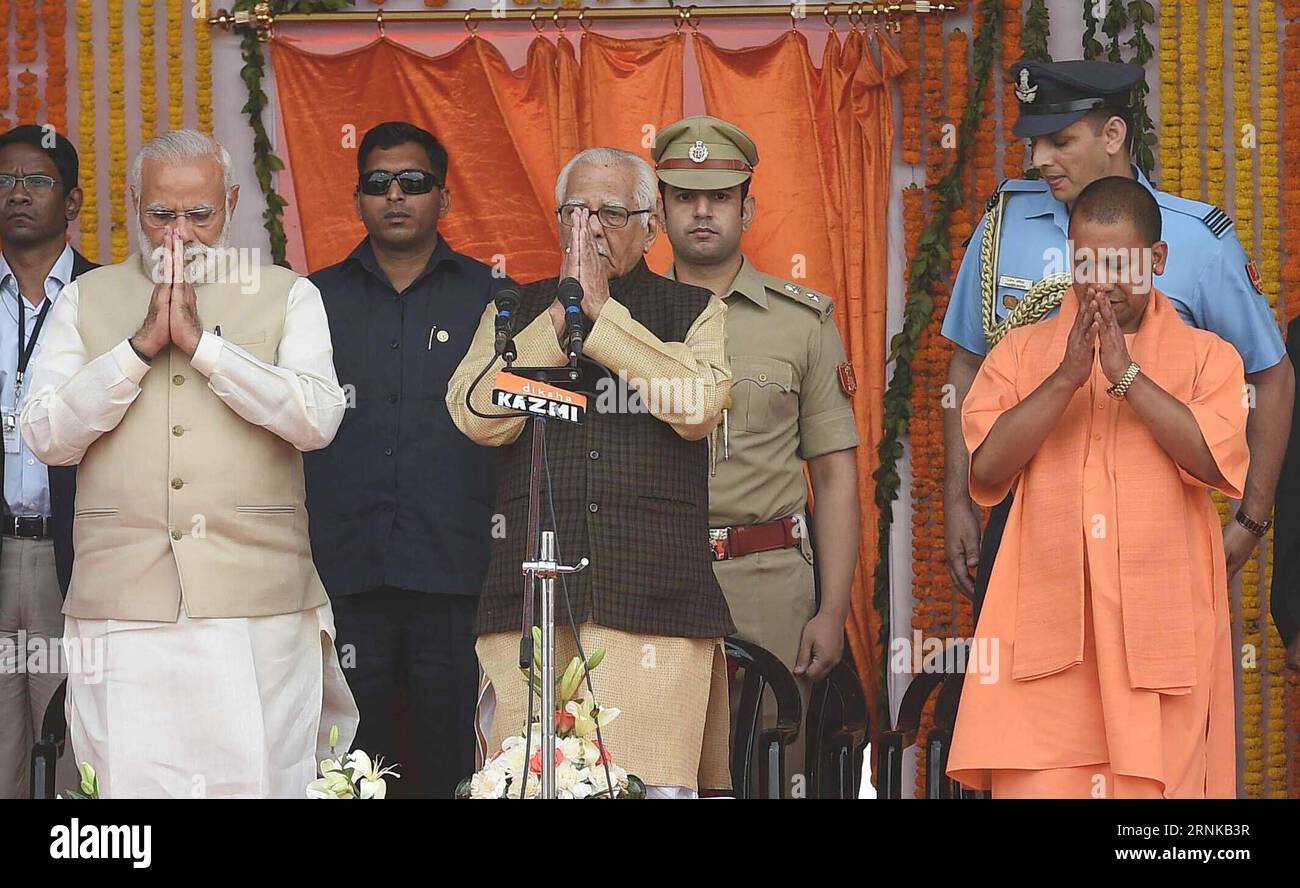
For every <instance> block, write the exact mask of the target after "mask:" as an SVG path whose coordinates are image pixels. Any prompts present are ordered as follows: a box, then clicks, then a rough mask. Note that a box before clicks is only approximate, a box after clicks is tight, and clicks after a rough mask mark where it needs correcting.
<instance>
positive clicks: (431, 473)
mask: <svg viewBox="0 0 1300 888" xmlns="http://www.w3.org/2000/svg"><path fill="white" fill-rule="evenodd" d="M447 171H448V163H447V152H446V149H445V148H443V146H442V145H441V144H440V143H439V142H438V140H437V139H436V138H434V136H433V135H432V134H431V133H429V132H427V131H425V130H423V129H421V128H419V127H417V126H414V125H412V124H410V123H404V122H389V123H382V124H379V125H378V126H376V127H374V128H373V129H371V130H370V131H369V132H367V133H366V134H365V136H364V137H363V139H362V141H361V145H360V148H359V150H358V153H357V173H358V176H359V179H358V184H357V190H356V198H355V200H356V210H357V214H358V216H359V217H360V218H361V221H362V222H363V223H364V224H365V226H366V232H367V237H366V238H365V240H363V241H362V242H361V243H360V244H358V245H357V247H356V249H355V250H353V251H352V253H351V255H349V256H348V257H347V258H346V259H345V260H343V261H342V262H340V263H339V264H337V265H334V266H331V267H329V268H326V269H322V270H321V271H319V272H317V273H316V274H314V275H312V276H311V279H312V281H313V282H314V283H315V284H316V285H317V286H318V287H319V288H320V291H321V295H322V297H323V298H324V300H325V309H326V312H327V314H328V315H329V323H330V335H331V337H332V339H333V342H334V362H335V367H336V369H337V370H338V374H339V382H340V383H341V384H342V385H343V387H344V391H345V393H346V394H347V397H348V410H347V412H346V415H345V418H344V420H343V425H342V427H341V428H340V429H339V433H338V435H337V437H335V439H334V443H333V444H332V445H330V446H329V447H328V448H326V449H324V450H320V451H317V452H315V453H309V454H304V457H305V466H306V477H307V508H308V511H309V513H310V516H311V538H312V549H313V556H314V558H315V561H316V566H317V569H318V570H319V571H320V575H321V578H322V579H323V580H324V582H325V588H326V589H327V590H328V592H329V595H330V598H331V600H332V602H333V604H334V614H335V620H336V624H337V627H338V648H339V654H340V659H341V661H342V663H343V666H344V668H345V669H346V670H347V675H348V684H349V685H350V686H351V688H352V692H353V695H354V696H355V698H356V701H357V706H358V708H359V709H360V710H361V727H360V731H359V733H358V734H357V741H356V742H357V745H358V746H360V747H361V748H363V749H365V750H366V751H367V752H369V753H371V754H375V753H379V754H382V755H383V756H384V757H385V758H388V759H393V758H398V759H400V760H401V761H402V762H403V764H404V765H406V767H404V768H403V770H402V779H401V780H399V781H397V782H396V783H392V784H390V787H391V789H390V792H391V793H392V794H395V795H398V796H407V797H442V798H451V797H452V795H453V793H454V792H455V789H456V784H457V783H458V782H459V781H460V780H461V779H462V778H464V777H466V776H468V775H469V774H470V773H471V772H472V771H473V770H474V727H473V723H474V706H475V700H476V694H477V690H478V661H477V658H476V656H475V654H474V615H475V612H476V610H477V607H478V596H479V589H480V587H481V585H482V583H483V576H484V572H485V571H486V569H487V563H488V539H489V534H490V532H491V521H492V514H491V512H492V509H491V505H492V499H493V495H494V492H495V474H494V465H495V453H494V452H493V451H491V450H490V449H488V448H485V447H479V446H476V445H475V444H474V443H473V442H471V441H469V440H468V439H467V438H465V437H464V436H463V435H461V434H460V432H459V431H457V429H456V427H455V426H454V425H453V424H452V422H451V419H450V418H449V416H448V413H447V407H446V404H445V402H444V398H445V396H446V390H447V381H448V379H449V378H450V377H451V374H452V372H453V371H454V370H455V369H456V366H457V364H459V363H460V360H461V358H462V356H463V355H464V354H465V351H466V349H468V347H469V344H470V341H471V339H472V338H473V336H474V330H475V328H476V327H477V326H478V321H479V317H480V316H481V315H482V314H483V311H484V309H485V307H486V306H487V305H488V303H490V302H492V300H493V299H494V298H495V297H496V294H497V292H498V291H499V290H501V289H502V288H504V287H506V286H509V285H511V282H510V281H509V279H508V278H506V277H504V276H503V275H500V276H498V275H496V274H494V271H493V269H491V268H489V267H488V266H486V265H483V264H482V263H480V262H476V261H475V260H473V259H470V258H469V257H467V256H464V255H461V254H460V253H457V252H456V251H455V250H453V249H452V248H451V247H450V246H449V245H448V244H447V242H446V240H445V239H444V238H442V237H441V236H440V235H439V234H438V221H439V219H441V218H442V216H443V215H444V214H446V212H447V211H448V209H449V208H450V206H451V192H450V190H449V189H448V188H447ZM402 687H405V689H406V699H407V701H408V706H407V717H406V718H405V719H402V720H400V724H402V725H404V726H409V728H410V735H409V739H408V740H406V742H402V740H399V737H398V731H397V727H398V725H399V720H398V719H397V718H396V715H395V704H396V701H397V700H398V699H399V696H400V694H399V691H400V689H401V688H402ZM402 739H406V738H402Z"/></svg>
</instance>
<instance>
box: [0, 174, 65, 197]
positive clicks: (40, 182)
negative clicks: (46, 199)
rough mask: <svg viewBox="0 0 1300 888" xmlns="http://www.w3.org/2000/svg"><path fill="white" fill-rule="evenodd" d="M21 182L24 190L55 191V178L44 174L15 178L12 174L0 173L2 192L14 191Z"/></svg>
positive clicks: (0, 188) (0, 189)
mask: <svg viewBox="0 0 1300 888" xmlns="http://www.w3.org/2000/svg"><path fill="white" fill-rule="evenodd" d="M19 182H22V183H23V188H26V189H27V190H28V191H37V192H44V191H52V190H53V189H54V177H53V176H47V175H45V174H43V173H33V174H32V175H30V176H15V175H13V174H12V173H0V191H13V189H14V186H15V185H17V184H18V183H19Z"/></svg>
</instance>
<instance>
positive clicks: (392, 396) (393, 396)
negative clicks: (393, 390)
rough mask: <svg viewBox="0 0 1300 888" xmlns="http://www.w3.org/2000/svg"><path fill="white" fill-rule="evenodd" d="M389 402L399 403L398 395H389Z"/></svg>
mask: <svg viewBox="0 0 1300 888" xmlns="http://www.w3.org/2000/svg"><path fill="white" fill-rule="evenodd" d="M388 403H389V404H396V403H397V395H389V396H388Z"/></svg>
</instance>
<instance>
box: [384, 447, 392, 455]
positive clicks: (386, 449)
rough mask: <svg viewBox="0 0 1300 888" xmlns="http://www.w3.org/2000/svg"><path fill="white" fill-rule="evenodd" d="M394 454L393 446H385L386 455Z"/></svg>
mask: <svg viewBox="0 0 1300 888" xmlns="http://www.w3.org/2000/svg"><path fill="white" fill-rule="evenodd" d="M392 455H393V448H391V447H385V448H384V456H392Z"/></svg>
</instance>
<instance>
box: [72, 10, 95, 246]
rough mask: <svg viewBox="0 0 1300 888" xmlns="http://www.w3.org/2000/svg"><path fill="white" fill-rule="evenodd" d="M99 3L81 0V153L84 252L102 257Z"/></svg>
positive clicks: (78, 11)
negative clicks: (98, 142)
mask: <svg viewBox="0 0 1300 888" xmlns="http://www.w3.org/2000/svg"><path fill="white" fill-rule="evenodd" d="M94 31H95V3H94V0H77V99H78V103H79V109H78V112H77V154H78V159H79V160H80V162H81V182H82V193H83V197H82V200H81V215H80V216H78V217H77V221H78V224H79V225H80V227H81V244H80V250H81V254H82V255H83V256H85V257H86V258H87V259H89V260H90V261H91V262H98V261H99V172H98V166H97V152H96V148H95V45H94Z"/></svg>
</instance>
